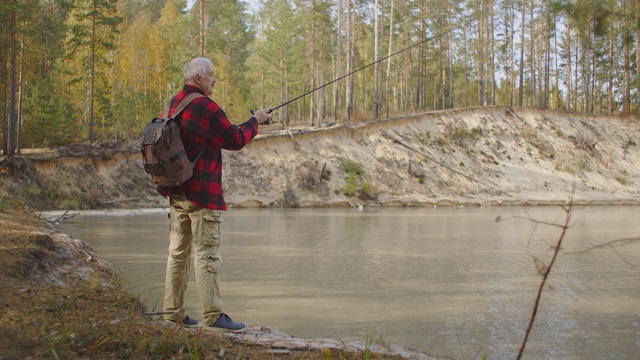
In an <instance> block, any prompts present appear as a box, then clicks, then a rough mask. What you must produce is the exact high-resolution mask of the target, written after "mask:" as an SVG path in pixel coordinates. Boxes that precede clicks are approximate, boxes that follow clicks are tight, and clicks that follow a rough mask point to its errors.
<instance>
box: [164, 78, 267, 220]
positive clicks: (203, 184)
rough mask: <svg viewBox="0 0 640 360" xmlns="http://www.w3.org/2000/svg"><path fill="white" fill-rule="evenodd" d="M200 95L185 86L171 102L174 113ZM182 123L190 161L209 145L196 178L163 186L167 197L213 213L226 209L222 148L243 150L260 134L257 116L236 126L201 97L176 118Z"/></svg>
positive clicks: (199, 163)
mask: <svg viewBox="0 0 640 360" xmlns="http://www.w3.org/2000/svg"><path fill="white" fill-rule="evenodd" d="M192 92H200V93H202V92H201V91H200V89H198V88H197V87H195V86H191V85H185V86H184V88H183V89H182V91H180V92H179V93H178V95H176V96H175V97H174V98H173V100H172V102H171V113H173V111H175V109H176V108H177V107H178V104H179V103H180V100H182V99H183V98H184V97H185V96H187V95H188V94H190V93H192ZM176 120H177V121H178V122H179V124H180V137H181V138H182V142H183V143H184V147H185V150H186V151H187V156H188V157H189V159H194V158H195V157H196V156H197V154H198V153H199V152H200V151H201V150H202V149H203V148H204V146H205V145H207V149H206V150H205V151H204V153H203V154H202V156H201V157H200V159H199V160H198V162H197V163H196V165H195V168H194V169H193V177H192V178H191V179H189V180H187V181H186V182H185V183H184V184H182V185H180V186H168V187H163V186H159V187H158V188H157V190H158V192H159V193H160V194H162V195H164V196H170V195H172V194H173V195H185V196H186V198H187V199H188V200H189V201H191V202H192V203H193V204H194V205H196V206H199V207H203V208H208V209H212V210H226V209H227V206H226V204H225V202H224V194H223V192H222V151H221V150H222V149H225V150H240V149H242V148H243V147H244V146H245V145H247V144H248V143H249V141H251V139H253V138H254V137H255V136H256V135H257V134H258V120H257V119H256V118H255V117H252V118H251V119H249V120H247V121H246V122H245V123H244V124H241V125H234V124H232V123H231V122H229V120H228V119H227V115H226V114H225V113H224V111H223V110H222V109H221V108H220V106H218V104H216V103H215V102H214V101H213V100H211V99H209V98H208V97H200V98H197V99H195V100H193V101H192V102H191V103H190V104H189V105H187V107H186V108H185V109H184V110H183V111H182V113H181V114H180V115H179V116H178V117H177V119H176Z"/></svg>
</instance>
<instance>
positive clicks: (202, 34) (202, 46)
mask: <svg viewBox="0 0 640 360" xmlns="http://www.w3.org/2000/svg"><path fill="white" fill-rule="evenodd" d="M205 40H206V39H205V27H204V0H200V56H202V57H204V56H205V55H206V50H205V48H206V41H205Z"/></svg>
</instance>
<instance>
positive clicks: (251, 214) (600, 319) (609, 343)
mask: <svg viewBox="0 0 640 360" xmlns="http://www.w3.org/2000/svg"><path fill="white" fill-rule="evenodd" d="M638 210H640V208H638V207H637V206H592V207H574V208H573V209H572V215H571V226H570V228H569V229H568V230H567V233H566V236H565V237H564V239H563V246H562V249H561V251H560V252H559V256H558V258H557V260H556V263H555V265H554V267H553V268H552V270H551V272H550V273H549V278H548V280H547V285H546V287H545V288H544V290H543V293H542V297H541V302H540V308H539V310H538V316H537V318H536V322H535V324H534V327H533V330H532V332H531V335H530V339H529V342H528V344H527V348H526V350H525V356H524V358H525V359H640V355H639V354H640V262H638V259H639V258H640V240H639V239H638V238H640V221H638ZM565 215H566V213H565V212H564V211H563V210H562V209H561V208H560V207H513V208H510V207H487V208H485V207H482V208H480V207H473V208H365V209H360V210H358V209H278V210H276V209H230V210H229V211H227V212H226V213H225V214H224V222H223V225H222V253H223V266H222V273H221V281H222V283H221V291H222V295H223V299H224V301H225V310H226V312H227V313H228V314H229V315H230V316H231V317H232V318H233V319H234V320H236V321H243V322H246V323H247V325H248V326H251V327H259V326H270V327H272V328H275V329H278V330H280V331H283V332H285V333H288V334H289V335H292V336H296V337H301V338H340V339H358V340H362V341H377V342H385V343H391V344H397V345H404V346H407V347H412V348H415V349H418V350H422V351H425V352H428V353H431V354H433V355H446V356H450V357H453V358H456V359H473V358H477V359H480V358H488V359H509V358H514V357H515V355H516V354H517V351H518V348H519V346H520V343H521V341H522V339H523V336H524V333H525V329H526V327H527V324H528V322H529V318H530V316H531V312H532V308H533V305H534V301H535V297H536V293H537V291H538V287H539V285H540V282H541V280H542V276H541V275H540V274H539V272H538V270H537V267H539V266H540V264H548V263H549V261H550V259H551V256H552V255H553V248H554V247H555V244H556V243H557V241H558V239H559V237H560V234H561V232H562V228H561V227H559V226H554V225H550V223H556V224H562V223H564V220H565ZM498 216H500V217H501V218H502V219H504V220H502V221H495V220H496V218H497V217H498ZM59 228H60V230H61V231H63V232H65V233H67V234H69V235H71V236H72V237H74V238H78V239H82V240H84V241H86V242H87V243H89V244H90V245H91V246H92V247H93V248H94V249H95V250H96V251H97V252H98V253H100V254H101V255H103V256H105V257H106V258H108V259H109V260H110V261H111V262H112V263H113V264H115V265H116V266H117V267H118V268H119V269H120V270H121V271H122V273H123V274H124V276H125V278H126V279H127V281H128V283H129V284H130V288H131V291H132V292H134V293H137V294H139V295H140V296H141V298H142V299H143V300H144V301H145V303H146V304H147V306H148V307H149V308H150V309H155V310H156V311H160V310H162V309H161V306H162V296H163V294H162V292H163V282H164V269H165V263H166V257H167V245H168V243H167V230H168V219H167V211H166V210H160V209H158V210H155V211H133V212H126V211H125V212H118V213H112V214H109V215H104V214H103V215H101V216H95V215H93V216H91V215H90V214H84V215H80V216H78V217H77V218H75V219H74V221H73V222H68V223H63V224H61V225H60V226H59ZM537 265H538V266H537ZM186 302H187V312H188V314H189V315H190V316H193V317H195V318H200V317H201V314H200V313H199V312H200V310H199V309H200V307H199V302H198V300H197V293H196V289H195V284H194V283H193V276H192V277H191V283H190V284H189V288H188V292H187V299H186Z"/></svg>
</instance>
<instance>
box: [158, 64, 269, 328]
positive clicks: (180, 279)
mask: <svg viewBox="0 0 640 360" xmlns="http://www.w3.org/2000/svg"><path fill="white" fill-rule="evenodd" d="M216 81H217V79H216V76H215V73H214V71H213V64H212V63H211V61H210V60H209V59H206V58H195V59H193V60H191V61H190V62H189V63H187V65H185V67H184V77H183V82H184V87H183V88H182V91H180V92H179V93H178V94H177V95H176V96H175V97H174V98H173V100H172V101H171V111H170V114H172V113H173V112H174V111H175V109H176V108H177V107H178V104H179V103H180V100H182V99H183V98H184V97H185V96H187V95H188V94H190V93H193V92H198V93H200V94H203V95H204V97H199V98H197V99H195V100H193V101H192V102H191V103H190V104H189V105H188V106H187V107H186V108H185V109H184V110H183V111H182V113H181V114H180V115H179V116H178V118H177V121H178V122H179V124H180V138H181V139H182V141H183V143H184V147H185V150H186V152H187V155H188V156H189V159H194V158H196V157H197V154H198V153H200V152H201V151H202V149H204V152H203V153H202V156H201V157H200V158H199V159H198V160H197V162H196V164H195V167H194V171H193V177H191V179H189V180H188V181H187V182H185V183H184V184H182V185H180V186H172V187H158V189H157V190H158V192H160V193H161V194H162V195H164V196H168V197H169V199H170V206H171V210H170V215H169V216H170V218H171V221H170V223H171V225H170V230H169V258H168V260H167V274H166V279H165V298H164V311H165V313H166V314H165V315H164V316H165V320H168V321H172V322H176V323H181V324H182V325H184V326H195V325H198V321H197V320H195V319H193V318H190V317H189V316H187V315H186V314H185V309H184V293H185V290H186V288H187V282H188V280H189V269H190V266H191V253H192V248H193V253H194V257H195V259H194V264H195V275H196V286H197V288H198V296H199V298H200V302H201V303H202V307H203V310H204V317H203V322H204V324H205V325H206V326H208V327H210V328H211V329H213V330H218V331H234V332H235V331H241V330H243V329H244V327H245V325H244V324H243V323H238V322H234V321H233V320H231V318H230V317H229V316H227V315H226V314H224V312H223V311H222V299H221V297H220V290H219V283H218V271H219V269H220V260H221V259H220V222H221V221H222V218H221V212H222V211H225V210H226V205H225V202H224V195H223V192H222V151H221V149H226V150H240V149H242V148H243V147H244V146H245V145H247V144H248V143H249V141H251V140H252V139H253V138H254V137H255V136H256V135H257V134H258V125H260V124H264V123H266V122H268V121H270V120H271V115H270V114H269V110H268V109H262V110H258V111H256V112H255V113H254V114H253V116H252V117H251V119H249V120H247V121H246V122H245V123H243V124H241V125H238V126H236V125H234V124H232V123H231V122H229V120H228V119H227V117H226V115H225V113H224V111H223V110H222V109H221V108H220V106H218V104H216V103H215V102H214V101H213V100H211V99H210V98H209V96H211V94H213V87H214V85H215V84H216ZM164 115H167V114H164Z"/></svg>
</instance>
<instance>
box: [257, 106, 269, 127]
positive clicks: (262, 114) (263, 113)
mask: <svg viewBox="0 0 640 360" xmlns="http://www.w3.org/2000/svg"><path fill="white" fill-rule="evenodd" d="M253 116H254V117H255V118H256V120H258V125H262V124H271V123H272V122H273V119H272V118H271V109H260V110H257V111H256V112H254V113H253Z"/></svg>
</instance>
